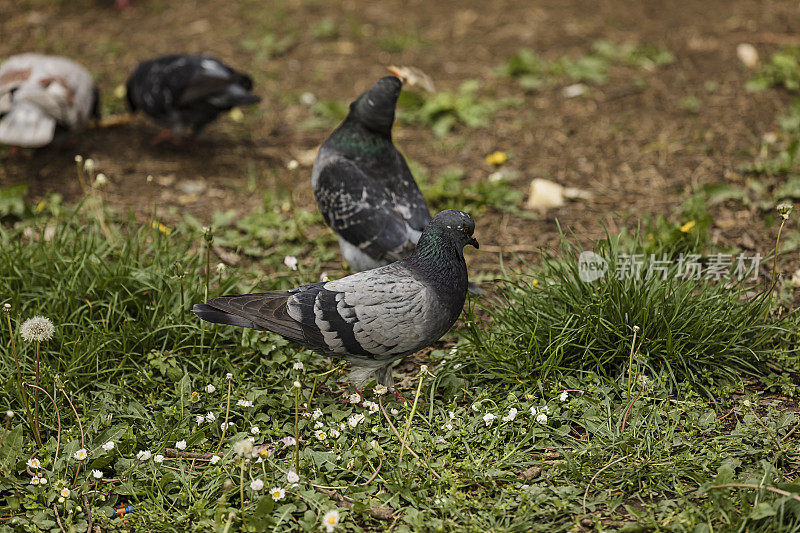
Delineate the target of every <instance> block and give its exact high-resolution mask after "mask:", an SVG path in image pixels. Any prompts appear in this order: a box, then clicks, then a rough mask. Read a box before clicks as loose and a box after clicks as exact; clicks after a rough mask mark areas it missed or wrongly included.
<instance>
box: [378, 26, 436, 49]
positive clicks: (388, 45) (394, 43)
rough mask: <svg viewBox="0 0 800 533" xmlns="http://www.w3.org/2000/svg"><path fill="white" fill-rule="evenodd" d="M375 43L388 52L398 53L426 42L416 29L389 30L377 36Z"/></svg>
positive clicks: (423, 44)
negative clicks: (403, 30)
mask: <svg viewBox="0 0 800 533" xmlns="http://www.w3.org/2000/svg"><path fill="white" fill-rule="evenodd" d="M377 43H378V48H380V49H381V50H383V51H385V52H388V53H390V54H399V53H401V52H405V51H406V50H411V49H414V48H419V47H421V46H425V45H427V44H428V43H427V42H426V41H425V40H424V39H422V38H421V37H420V36H419V33H417V32H416V31H407V32H394V31H390V32H389V33H387V34H386V35H382V36H380V37H378V40H377Z"/></svg>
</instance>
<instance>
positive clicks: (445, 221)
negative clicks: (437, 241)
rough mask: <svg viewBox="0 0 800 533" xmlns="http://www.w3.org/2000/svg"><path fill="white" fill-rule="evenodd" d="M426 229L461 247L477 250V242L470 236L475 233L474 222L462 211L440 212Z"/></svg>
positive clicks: (449, 210) (448, 210)
mask: <svg viewBox="0 0 800 533" xmlns="http://www.w3.org/2000/svg"><path fill="white" fill-rule="evenodd" d="M428 229H433V230H435V231H436V232H437V233H439V234H440V235H447V236H449V237H450V238H451V239H453V240H454V241H455V242H456V243H458V244H459V245H460V246H461V247H464V246H466V245H468V244H470V245H472V246H474V247H475V248H478V240H477V239H476V238H475V237H473V236H472V234H473V233H475V221H474V220H472V217H471V216H469V215H468V214H467V213H465V212H464V211H459V210H458V209H447V210H445V211H441V212H440V213H438V214H437V215H436V216H435V217H433V220H431V222H430V224H429V226H428ZM428 229H426V231H428Z"/></svg>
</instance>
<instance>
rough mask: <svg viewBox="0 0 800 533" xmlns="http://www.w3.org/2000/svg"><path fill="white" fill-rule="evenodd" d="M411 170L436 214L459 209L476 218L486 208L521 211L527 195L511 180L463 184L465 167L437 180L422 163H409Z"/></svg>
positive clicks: (446, 170)
mask: <svg viewBox="0 0 800 533" xmlns="http://www.w3.org/2000/svg"><path fill="white" fill-rule="evenodd" d="M409 167H410V168H411V169H412V173H413V174H414V177H415V178H416V180H417V182H418V183H419V186H420V189H421V190H422V194H423V195H424V196H425V200H426V201H427V202H428V206H429V207H430V208H431V211H433V212H434V213H436V212H439V211H441V210H443V209H460V210H462V211H467V212H469V213H472V214H473V215H475V214H476V213H481V212H483V211H485V210H486V209H487V208H491V209H494V210H496V211H500V212H511V213H518V212H520V207H519V206H520V205H521V204H522V200H523V198H524V196H525V195H524V194H523V193H522V192H520V191H518V190H517V189H516V188H515V187H514V186H513V185H512V183H513V176H512V177H511V178H506V179H499V180H489V179H487V180H485V181H478V182H475V183H464V181H465V178H466V176H465V175H466V173H465V171H464V169H463V168H460V167H449V168H446V169H444V170H442V172H440V173H439V174H438V175H436V176H435V177H433V178H432V177H431V176H430V174H429V172H428V169H427V168H425V167H424V166H422V165H420V164H419V163H416V162H413V161H409Z"/></svg>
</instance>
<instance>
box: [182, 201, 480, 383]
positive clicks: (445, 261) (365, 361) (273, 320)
mask: <svg viewBox="0 0 800 533" xmlns="http://www.w3.org/2000/svg"><path fill="white" fill-rule="evenodd" d="M474 230H475V222H474V221H473V220H472V218H471V217H470V216H469V215H468V214H466V213H464V212H463V211H457V210H455V209H449V210H446V211H442V212H441V213H439V214H438V215H436V216H435V217H434V218H433V220H432V221H431V222H430V223H429V224H428V226H427V227H426V228H425V229H424V231H423V232H422V236H421V237H420V239H419V244H418V245H417V246H416V249H415V250H414V251H413V252H412V253H411V255H409V256H408V257H406V258H405V259H402V260H400V261H397V262H395V263H391V264H389V265H386V266H382V267H379V268H375V269H372V270H365V271H363V272H359V273H357V274H353V275H351V276H347V277H344V278H342V279H339V280H335V281H327V282H320V283H311V284H309V285H302V286H300V287H297V288H295V289H291V290H288V291H272V292H264V293H255V294H247V295H241V296H221V297H219V298H212V299H210V300H209V301H208V302H206V303H205V304H196V305H195V306H194V308H193V312H194V314H196V315H197V316H198V317H200V318H202V319H203V320H206V321H209V322H216V323H220V324H228V325H231V326H240V327H245V328H250V329H255V330H261V331H272V332H275V333H277V334H279V335H281V336H282V337H284V338H286V339H288V340H290V341H294V342H296V343H298V344H300V345H302V346H305V347H306V348H309V349H311V350H314V351H316V352H318V353H321V354H323V355H327V356H329V357H333V358H336V359H344V360H346V361H349V362H350V363H351V366H352V369H351V372H350V380H351V382H352V383H353V384H354V385H355V386H356V387H357V388H362V387H363V385H364V384H365V383H366V382H367V381H368V380H369V378H370V376H372V375H373V374H374V375H375V377H376V380H377V382H378V383H379V384H381V385H385V386H386V387H388V388H390V389H392V388H393V386H394V380H393V378H392V370H391V369H392V363H394V362H395V361H397V360H398V359H401V358H403V357H405V356H407V355H410V354H412V353H414V352H416V351H418V350H420V349H422V348H424V347H426V346H428V345H430V344H431V343H433V342H435V341H436V340H438V339H439V338H440V337H441V336H442V335H444V334H445V333H446V332H447V330H449V329H450V327H451V326H452V325H453V323H454V322H455V321H456V320H457V319H458V316H459V315H460V314H461V310H462V308H463V307H464V300H465V298H466V294H467V283H468V282H467V265H466V263H465V261H464V250H463V249H464V246H465V245H467V244H470V245H472V246H475V247H476V248H477V247H478V241H477V240H476V239H475V238H474V237H473V236H472V234H473V232H474Z"/></svg>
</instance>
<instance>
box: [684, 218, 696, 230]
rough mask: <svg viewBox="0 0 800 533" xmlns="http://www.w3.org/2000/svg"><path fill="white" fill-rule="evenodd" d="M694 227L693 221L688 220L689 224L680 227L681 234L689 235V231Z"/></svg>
mask: <svg viewBox="0 0 800 533" xmlns="http://www.w3.org/2000/svg"><path fill="white" fill-rule="evenodd" d="M694 225H695V221H694V220H690V221H689V222H687V223H686V224H684V225H683V226H681V231H682V232H683V233H689V232H690V231H692V228H693V227H694Z"/></svg>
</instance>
